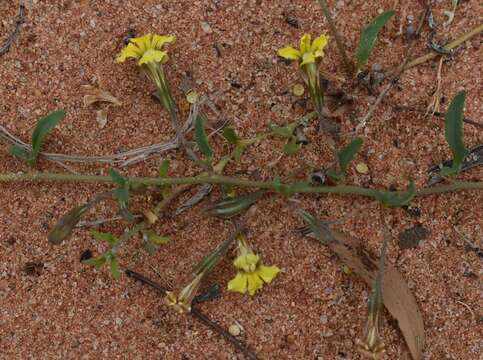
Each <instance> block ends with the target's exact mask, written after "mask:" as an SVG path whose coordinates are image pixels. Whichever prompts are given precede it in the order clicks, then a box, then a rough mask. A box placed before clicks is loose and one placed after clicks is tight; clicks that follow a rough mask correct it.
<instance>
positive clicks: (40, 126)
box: [31, 111, 65, 162]
mask: <svg viewBox="0 0 483 360" xmlns="http://www.w3.org/2000/svg"><path fill="white" fill-rule="evenodd" d="M64 116H65V112H63V111H55V112H53V113H50V114H49V115H47V116H46V117H44V118H42V119H40V120H39V121H38V122H37V125H36V126H35V129H34V132H33V133H32V155H31V158H32V161H34V162H35V160H36V159H37V156H38V155H39V152H40V147H41V146H42V143H43V141H44V139H45V137H46V136H47V134H48V133H49V131H50V130H52V129H53V128H55V127H56V126H57V124H58V123H59V122H60V121H61V120H62V119H63V118H64Z"/></svg>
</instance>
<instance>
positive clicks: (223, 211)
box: [209, 190, 265, 218]
mask: <svg viewBox="0 0 483 360" xmlns="http://www.w3.org/2000/svg"><path fill="white" fill-rule="evenodd" d="M263 194H265V190H258V191H255V192H253V193H251V194H248V195H244V196H238V197H236V198H233V199H228V200H223V201H220V202H218V203H216V204H215V205H213V206H212V207H211V208H210V209H209V212H210V213H211V214H212V215H215V216H219V217H222V218H230V217H232V216H235V215H237V214H239V213H240V212H242V211H243V210H245V209H247V208H248V207H250V206H251V205H252V204H254V203H255V202H256V201H257V200H258V199H259V198H260V197H261V196H262V195H263Z"/></svg>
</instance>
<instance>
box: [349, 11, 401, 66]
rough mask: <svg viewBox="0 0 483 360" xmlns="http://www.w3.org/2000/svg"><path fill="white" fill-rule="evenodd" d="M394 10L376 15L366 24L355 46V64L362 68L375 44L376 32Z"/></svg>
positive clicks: (390, 16) (391, 15)
mask: <svg viewBox="0 0 483 360" xmlns="http://www.w3.org/2000/svg"><path fill="white" fill-rule="evenodd" d="M394 13H395V12H394V10H388V11H385V12H383V13H382V14H381V15H379V16H377V17H376V18H375V19H374V20H372V22H371V23H369V24H368V25H366V26H365V27H364V29H363V30H362V32H361V38H360V40H359V47H358V48H357V54H356V58H357V65H358V67H359V69H360V68H362V67H363V66H364V65H366V64H367V60H368V59H369V55H370V53H371V51H372V49H373V48H374V45H375V44H376V39H377V34H378V33H379V31H380V30H381V29H382V27H383V26H384V25H385V24H386V23H387V22H388V21H389V20H390V19H391V18H392V17H393V15H394Z"/></svg>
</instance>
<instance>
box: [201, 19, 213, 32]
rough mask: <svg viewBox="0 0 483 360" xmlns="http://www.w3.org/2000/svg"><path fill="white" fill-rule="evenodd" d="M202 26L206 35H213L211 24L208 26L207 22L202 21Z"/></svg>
mask: <svg viewBox="0 0 483 360" xmlns="http://www.w3.org/2000/svg"><path fill="white" fill-rule="evenodd" d="M200 25H201V30H203V31H204V32H205V33H207V34H211V33H212V32H213V30H212V29H211V26H210V24H208V23H207V22H204V21H202V22H201V23H200Z"/></svg>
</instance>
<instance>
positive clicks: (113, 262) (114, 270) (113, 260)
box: [109, 253, 121, 280]
mask: <svg viewBox="0 0 483 360" xmlns="http://www.w3.org/2000/svg"><path fill="white" fill-rule="evenodd" d="M109 265H110V266H111V274H112V277H113V278H114V279H116V280H119V278H120V277H121V273H120V272H119V262H118V261H117V257H116V255H114V254H112V253H111V254H110V257H109Z"/></svg>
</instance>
